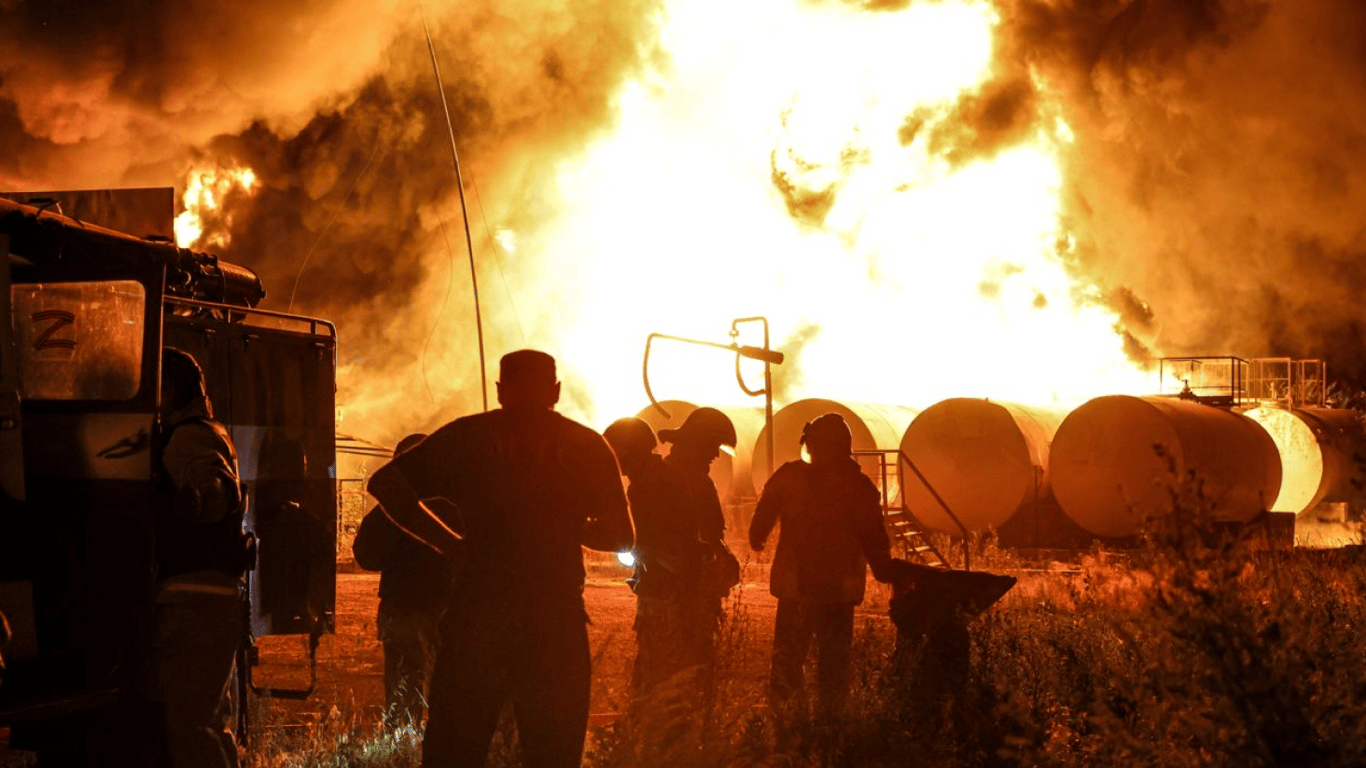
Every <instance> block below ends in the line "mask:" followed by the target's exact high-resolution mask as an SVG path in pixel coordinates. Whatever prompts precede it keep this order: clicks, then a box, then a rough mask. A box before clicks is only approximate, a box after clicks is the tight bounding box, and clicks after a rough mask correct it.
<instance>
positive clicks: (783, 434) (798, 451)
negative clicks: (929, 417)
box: [752, 398, 919, 490]
mask: <svg viewBox="0 0 1366 768" xmlns="http://www.w3.org/2000/svg"><path fill="white" fill-rule="evenodd" d="M918 412H919V411H917V410H916V409H914V408H909V407H906V406H900V405H874V404H869V403H837V402H835V401H834V400H824V399H821V398H810V399H807V400H798V401H797V402H795V403H791V404H789V405H785V406H783V407H782V408H780V409H778V411H777V412H775V413H774V414H773V454H774V456H773V468H774V469H775V470H776V469H777V468H778V467H781V466H782V465H783V464H784V463H785V462H789V461H796V460H797V459H800V458H801V457H802V448H801V442H800V441H801V437H802V427H805V426H806V423H807V422H808V421H811V420H812V419H814V418H816V417H817V416H824V415H825V414H827V413H838V414H839V415H841V416H843V417H844V421H845V422H846V423H848V425H849V431H850V432H851V433H852V434H853V437H854V450H855V451H865V450H873V449H876V448H881V449H894V448H897V447H899V446H900V445H901V436H902V435H903V434H905V432H906V427H907V426H909V425H910V423H911V420H912V419H914V418H915V416H916V414H917V413H918ZM860 463H861V464H862V465H863V468H864V471H865V472H866V473H868V476H869V477H870V478H872V479H873V481H874V482H878V477H877V476H876V475H877V473H876V471H875V470H874V468H873V466H872V462H870V461H864V462H860ZM752 474H753V477H754V487H755V489H758V490H762V489H763V487H764V483H766V482H768V478H769V471H768V427H764V429H763V431H761V432H760V433H759V438H758V440H756V441H755V443H754V463H753V469H752Z"/></svg>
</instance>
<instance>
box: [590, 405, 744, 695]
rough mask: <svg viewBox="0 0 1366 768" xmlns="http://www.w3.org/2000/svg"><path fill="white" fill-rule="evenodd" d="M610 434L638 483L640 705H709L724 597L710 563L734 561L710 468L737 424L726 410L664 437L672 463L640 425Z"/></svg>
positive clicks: (707, 411)
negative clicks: (674, 701) (679, 701)
mask: <svg viewBox="0 0 1366 768" xmlns="http://www.w3.org/2000/svg"><path fill="white" fill-rule="evenodd" d="M603 436H604V437H606V438H607V442H608V443H609V444H610V445H612V447H613V449H614V450H615V451H616V454H617V460H618V463H619V464H620V466H621V470H622V473H623V474H624V475H626V477H627V479H628V480H629V481H630V485H629V488H628V489H627V496H628V498H629V500H630V503H631V517H632V519H633V521H634V522H635V526H636V547H635V550H634V554H635V559H636V563H635V566H636V570H635V574H634V576H633V577H632V578H631V580H630V585H631V589H632V590H633V591H634V592H635V593H636V618H635V623H634V627H635V631H636V660H635V665H634V667H633V670H632V689H633V693H634V695H635V700H636V701H635V705H636V707H637V708H639V707H655V708H658V709H663V708H666V707H668V706H669V705H670V704H669V702H668V701H666V699H669V698H679V697H687V698H691V699H692V700H693V701H694V702H696V701H699V700H703V699H699V698H698V697H697V694H698V693H701V694H703V695H705V694H706V691H707V688H708V687H709V681H710V675H711V669H712V666H713V664H714V659H713V656H714V643H713V634H714V630H715V627H716V622H717V619H718V617H719V616H720V613H721V604H720V597H721V595H722V594H724V591H723V590H721V589H719V588H718V587H717V586H716V585H715V583H714V582H713V580H712V578H711V577H712V570H713V569H712V568H711V567H710V564H711V563H712V562H713V561H715V560H716V559H717V558H718V557H723V556H727V555H728V553H725V554H724V555H723V551H724V545H723V544H722V536H723V533H724V531H725V519H724V516H723V515H722V512H721V503H720V500H719V498H718V497H717V493H716V487H715V486H714V485H713V484H712V481H711V479H710V478H709V477H708V475H707V470H708V467H709V466H710V465H711V462H712V460H713V459H715V458H716V457H717V456H718V455H719V453H720V447H721V446H722V445H729V446H734V445H735V442H736V440H735V428H734V426H733V425H732V424H731V422H730V419H728V418H727V417H726V416H725V414H723V413H721V412H720V411H717V410H716V409H714V408H699V409H697V410H695V411H693V412H692V413H690V414H689V415H688V417H687V419H685V420H684V422H683V424H682V425H681V426H680V427H679V428H678V429H675V430H663V431H662V432H661V433H660V436H661V437H662V438H663V439H664V440H665V441H666V442H671V443H673V445H672V450H671V451H670V453H669V456H668V457H667V458H664V457H661V456H660V455H659V454H657V453H654V448H655V435H654V433H653V432H652V431H651V430H650V427H649V425H647V424H646V423H645V422H644V421H642V420H641V419H637V418H626V419H619V420H618V421H616V422H614V423H613V424H612V425H611V426H609V427H608V428H607V430H606V431H605V432H604V435H603ZM730 586H731V585H730V584H726V585H725V587H726V589H728V588H729V587H730ZM662 684H666V685H664V687H663V688H662V689H661V688H660V686H661V685H662ZM699 686H701V690H700V691H699V689H698V687H699Z"/></svg>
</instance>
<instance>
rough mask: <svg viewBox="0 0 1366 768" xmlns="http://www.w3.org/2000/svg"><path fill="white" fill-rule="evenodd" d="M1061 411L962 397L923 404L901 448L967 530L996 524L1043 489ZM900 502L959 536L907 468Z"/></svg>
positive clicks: (933, 526)
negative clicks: (903, 492)
mask: <svg viewBox="0 0 1366 768" xmlns="http://www.w3.org/2000/svg"><path fill="white" fill-rule="evenodd" d="M1066 415H1067V410H1066V409H1063V408H1049V407H1045V406H1024V405H1017V404H1015V403H997V402H991V401H989V400H980V399H975V398H967V397H955V398H951V399H949V400H943V401H941V402H938V403H935V404H934V405H932V406H930V407H929V408H926V409H925V410H924V411H922V412H921V414H920V415H919V416H916V417H915V420H914V421H912V422H911V425H910V427H908V428H907V429H906V434H905V436H904V437H902V438H901V452H902V453H904V454H905V455H906V457H907V458H908V459H909V460H910V461H911V462H913V463H914V464H915V468H916V469H919V470H920V474H921V475H924V478H925V480H927V481H928V482H929V485H930V487H931V488H933V490H934V492H935V493H938V494H939V497H940V498H942V499H943V500H944V502H945V503H946V504H947V505H948V507H949V509H951V510H953V514H954V515H955V516H956V517H957V518H958V520H959V522H961V523H962V524H963V526H964V527H965V528H967V529H968V530H969V531H982V530H986V529H988V528H996V527H999V526H1000V525H1001V524H1002V523H1004V522H1006V521H1007V520H1009V519H1010V518H1011V517H1012V516H1013V515H1014V514H1015V513H1016V512H1017V511H1019V510H1021V509H1022V508H1024V507H1027V506H1029V505H1032V504H1035V503H1036V502H1038V501H1039V500H1040V499H1042V498H1044V497H1045V496H1047V494H1048V482H1049V478H1048V449H1049V443H1051V442H1052V441H1053V436H1054V434H1055V433H1056V432H1057V431H1058V425H1060V424H1061V423H1062V420H1063V417H1065V416H1066ZM905 481H906V503H907V505H908V506H909V507H910V509H911V511H912V512H914V514H915V516H916V518H917V519H919V520H920V521H921V522H922V523H924V524H925V525H926V526H927V527H929V528H931V529H933V530H936V531H941V532H943V533H951V534H958V533H960V530H959V528H958V526H957V525H955V524H954V522H953V520H952V518H950V517H949V514H948V513H947V512H945V511H944V507H943V506H942V505H940V503H939V502H938V501H937V500H936V499H935V498H934V494H933V493H931V492H930V488H927V487H926V486H925V483H924V482H922V481H921V479H920V478H919V477H918V476H917V475H916V474H915V473H914V472H911V471H909V470H908V471H907V475H906V478H905Z"/></svg>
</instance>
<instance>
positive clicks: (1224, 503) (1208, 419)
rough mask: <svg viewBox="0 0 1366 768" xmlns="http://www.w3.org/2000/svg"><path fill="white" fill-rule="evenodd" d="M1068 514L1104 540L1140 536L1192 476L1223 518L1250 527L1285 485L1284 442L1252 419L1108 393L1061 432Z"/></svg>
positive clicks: (1059, 484) (1055, 464) (1057, 446)
mask: <svg viewBox="0 0 1366 768" xmlns="http://www.w3.org/2000/svg"><path fill="white" fill-rule="evenodd" d="M1049 469H1050V478H1051V480H1052V484H1053V493H1054V495H1055V496H1056V497H1057V499H1058V504H1059V505H1060V506H1061V507H1062V510H1063V512H1065V513H1066V514H1067V516H1068V517H1070V518H1072V520H1074V521H1075V522H1076V523H1077V524H1078V525H1080V526H1081V527H1083V528H1085V529H1086V530H1088V531H1090V532H1091V533H1093V534H1096V535H1097V536H1111V537H1120V536H1132V535H1134V534H1137V533H1139V532H1140V531H1141V530H1142V527H1143V522H1144V520H1146V519H1148V518H1151V517H1154V516H1157V515H1162V514H1166V513H1168V512H1170V511H1171V505H1172V489H1173V488H1174V487H1175V486H1176V484H1177V483H1178V482H1180V481H1182V480H1184V479H1185V478H1187V477H1194V478H1195V479H1196V480H1197V481H1198V482H1199V483H1201V485H1202V487H1203V496H1204V499H1205V501H1206V503H1208V504H1209V505H1210V509H1211V511H1212V513H1213V514H1214V516H1215V518H1216V519H1218V520H1223V521H1235V522H1247V521H1248V520H1251V519H1252V518H1253V517H1256V516H1257V515H1258V514H1260V513H1261V512H1263V511H1265V510H1267V509H1269V508H1270V506H1271V502H1273V501H1274V500H1275V499H1276V493H1277V491H1279V489H1280V486H1281V462H1280V456H1279V454H1278V453H1277V452H1276V444H1275V443H1273V442H1272V441H1271V437H1270V436H1269V435H1267V433H1266V430H1264V429H1262V428H1261V426H1260V425H1258V424H1257V423H1256V422H1255V421H1253V420H1252V419H1249V418H1247V417H1246V416H1242V415H1240V414H1237V413H1233V412H1231V411H1225V410H1221V409H1218V408H1212V407H1210V406H1206V405H1200V404H1198V403H1193V402H1189V401H1186V400H1176V399H1171V398H1162V397H1131V396H1129V395H1107V396H1105V397H1098V398H1096V399H1094V400H1090V401H1088V402H1087V403H1085V404H1083V405H1082V406H1081V407H1079V408H1077V409H1076V410H1075V411H1073V412H1072V413H1071V414H1070V415H1068V417H1067V418H1066V419H1064V420H1063V422H1062V425H1061V426H1059V427H1058V432H1057V435H1055V436H1054V438H1053V446H1052V450H1051V451H1050V456H1049Z"/></svg>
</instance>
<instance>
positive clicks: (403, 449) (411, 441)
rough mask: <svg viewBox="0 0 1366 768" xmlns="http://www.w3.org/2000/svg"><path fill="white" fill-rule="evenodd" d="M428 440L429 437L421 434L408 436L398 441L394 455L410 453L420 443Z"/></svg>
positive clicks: (416, 433)
mask: <svg viewBox="0 0 1366 768" xmlns="http://www.w3.org/2000/svg"><path fill="white" fill-rule="evenodd" d="M426 439H427V436H426V435H425V434H423V433H421V432H414V433H413V434H411V435H408V436H407V437H405V438H403V439H402V440H399V441H398V445H395V446H394V455H395V456H397V455H399V454H400V453H407V452H408V451H411V450H412V449H414V448H416V447H417V446H418V444H419V443H421V442H422V441H423V440H426Z"/></svg>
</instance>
